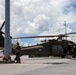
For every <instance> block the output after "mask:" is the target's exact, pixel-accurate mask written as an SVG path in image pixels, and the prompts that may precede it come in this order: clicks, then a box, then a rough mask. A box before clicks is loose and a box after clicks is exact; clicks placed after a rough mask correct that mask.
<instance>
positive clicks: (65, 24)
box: [64, 21, 67, 39]
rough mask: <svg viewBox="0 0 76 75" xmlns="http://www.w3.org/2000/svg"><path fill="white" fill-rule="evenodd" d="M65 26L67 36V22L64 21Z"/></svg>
mask: <svg viewBox="0 0 76 75" xmlns="http://www.w3.org/2000/svg"><path fill="white" fill-rule="evenodd" d="M64 26H65V34H67V27H66V21H64ZM66 39H67V37H66Z"/></svg>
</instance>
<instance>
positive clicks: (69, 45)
mask: <svg viewBox="0 0 76 75" xmlns="http://www.w3.org/2000/svg"><path fill="white" fill-rule="evenodd" d="M69 34H73V33H67V34H64V35H54V36H30V37H18V38H14V39H24V38H43V37H58V38H57V39H51V40H44V41H43V42H42V43H41V44H37V45H32V46H28V47H23V48H22V49H21V55H29V57H43V56H54V57H56V56H58V57H62V58H64V57H66V56H67V55H72V54H73V48H74V46H75V45H76V44H75V43H74V42H73V41H70V40H67V39H63V37H68V36H67V35H69ZM74 34H75V33H74Z"/></svg>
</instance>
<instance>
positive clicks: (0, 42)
mask: <svg viewBox="0 0 76 75" xmlns="http://www.w3.org/2000/svg"><path fill="white" fill-rule="evenodd" d="M4 24H5V21H3V23H2V25H1V27H0V47H4V36H3V34H5V33H4V32H3V31H2V28H3V27H4Z"/></svg>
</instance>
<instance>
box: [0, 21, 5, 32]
mask: <svg viewBox="0 0 76 75" xmlns="http://www.w3.org/2000/svg"><path fill="white" fill-rule="evenodd" d="M4 24H5V21H4V22H3V24H2V26H1V28H0V31H1V30H2V28H3V27H4Z"/></svg>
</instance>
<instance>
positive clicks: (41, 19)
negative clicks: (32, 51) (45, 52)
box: [0, 0, 76, 44]
mask: <svg viewBox="0 0 76 75" xmlns="http://www.w3.org/2000/svg"><path fill="white" fill-rule="evenodd" d="M10 5H11V7H10V14H11V15H10V19H11V23H10V25H11V27H10V30H11V31H10V35H11V36H12V37H18V36H30V35H52V34H64V33H65V26H64V21H66V25H67V32H73V31H76V0H10ZM3 20H5V0H0V26H1V24H2V22H3ZM20 41H21V40H20ZM36 41H37V39H35V40H34V39H31V41H30V39H29V40H28V41H27V40H25V41H24V43H25V44H27V43H28V42H29V43H30V44H32V43H35V42H36Z"/></svg>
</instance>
